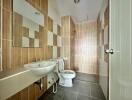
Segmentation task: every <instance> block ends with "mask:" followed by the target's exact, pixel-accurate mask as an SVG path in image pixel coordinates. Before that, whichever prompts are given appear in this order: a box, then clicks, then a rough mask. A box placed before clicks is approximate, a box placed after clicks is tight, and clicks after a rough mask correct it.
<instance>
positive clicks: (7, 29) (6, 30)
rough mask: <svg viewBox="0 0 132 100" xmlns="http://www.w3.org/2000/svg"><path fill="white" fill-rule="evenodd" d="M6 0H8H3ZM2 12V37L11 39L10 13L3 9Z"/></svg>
mask: <svg viewBox="0 0 132 100" xmlns="http://www.w3.org/2000/svg"><path fill="white" fill-rule="evenodd" d="M4 1H8V0H4ZM2 11H3V12H2V13H3V15H2V16H3V20H2V29H3V30H2V31H3V34H2V35H3V37H2V38H3V39H7V40H11V13H10V12H9V11H7V10H5V9H3V10H2Z"/></svg>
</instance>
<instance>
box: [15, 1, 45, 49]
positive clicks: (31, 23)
mask: <svg viewBox="0 0 132 100" xmlns="http://www.w3.org/2000/svg"><path fill="white" fill-rule="evenodd" d="M43 27H44V15H43V14H42V13H41V12H40V11H39V10H37V9H36V8H35V7H33V6H32V5H30V4H29V3H28V2H27V1H26V0H13V34H12V35H13V36H12V37H13V46H14V47H41V46H42V45H41V44H42V43H41V42H42V40H41V37H42V34H43V32H42V28H43Z"/></svg>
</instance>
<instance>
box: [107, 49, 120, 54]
mask: <svg viewBox="0 0 132 100" xmlns="http://www.w3.org/2000/svg"><path fill="white" fill-rule="evenodd" d="M115 52H116V53H118V52H120V51H115V50H114V49H106V50H105V53H107V54H114V53H115Z"/></svg>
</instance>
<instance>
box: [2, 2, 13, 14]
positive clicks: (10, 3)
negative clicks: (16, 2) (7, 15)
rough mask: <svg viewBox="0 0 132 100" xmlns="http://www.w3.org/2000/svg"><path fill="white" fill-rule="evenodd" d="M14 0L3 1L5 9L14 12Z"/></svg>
mask: <svg viewBox="0 0 132 100" xmlns="http://www.w3.org/2000/svg"><path fill="white" fill-rule="evenodd" d="M12 3H13V0H3V8H4V9H6V10H8V11H11V12H12Z"/></svg>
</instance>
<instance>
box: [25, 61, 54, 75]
mask: <svg viewBox="0 0 132 100" xmlns="http://www.w3.org/2000/svg"><path fill="white" fill-rule="evenodd" d="M55 66H56V62H55V61H39V62H34V63H31V64H26V65H24V67H25V68H27V69H29V70H31V71H32V72H33V73H35V74H36V75H46V74H48V73H50V72H52V71H53V70H54V69H55Z"/></svg>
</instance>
